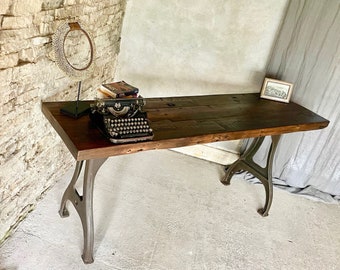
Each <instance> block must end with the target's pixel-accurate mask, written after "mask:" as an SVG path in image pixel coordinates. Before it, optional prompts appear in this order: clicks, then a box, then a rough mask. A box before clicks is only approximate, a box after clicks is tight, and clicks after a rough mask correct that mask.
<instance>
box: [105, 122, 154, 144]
mask: <svg viewBox="0 0 340 270" xmlns="http://www.w3.org/2000/svg"><path fill="white" fill-rule="evenodd" d="M104 124H105V128H106V130H107V132H108V133H109V135H110V140H111V142H113V143H120V142H122V143H125V142H136V141H144V140H150V139H152V137H153V133H152V129H151V128H150V126H149V123H148V121H147V120H146V119H145V118H143V117H133V118H115V117H105V119H104Z"/></svg>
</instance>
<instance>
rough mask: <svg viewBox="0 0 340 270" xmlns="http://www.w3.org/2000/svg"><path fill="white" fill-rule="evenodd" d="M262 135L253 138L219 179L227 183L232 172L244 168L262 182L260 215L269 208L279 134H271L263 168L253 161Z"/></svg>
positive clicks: (264, 213)
mask: <svg viewBox="0 0 340 270" xmlns="http://www.w3.org/2000/svg"><path fill="white" fill-rule="evenodd" d="M263 140H264V137H258V138H254V140H253V142H252V144H251V145H250V147H249V148H248V149H247V150H246V151H245V152H244V153H243V154H242V155H241V156H240V158H239V159H238V160H237V161H235V162H234V163H233V164H231V165H230V166H229V167H228V169H227V170H226V175H225V176H224V178H223V179H222V180H221V182H222V183H223V184H224V185H229V184H230V180H231V178H232V176H233V175H234V173H236V172H237V171H238V170H245V171H248V172H250V173H251V174H253V175H254V176H255V177H256V178H258V179H259V180H260V181H261V183H262V184H263V186H264V188H265V192H266V201H265V205H264V207H263V208H261V209H258V213H259V214H260V215H262V216H264V217H265V216H268V212H269V209H270V207H271V204H272V201H273V183H272V168H273V160H274V155H275V151H276V149H277V145H278V143H279V140H280V135H273V136H271V140H272V144H271V147H270V149H269V153H268V155H267V164H266V166H265V167H264V168H263V167H261V166H259V165H258V164H257V163H255V162H254V160H253V158H254V156H255V154H256V152H257V151H258V149H259V148H260V146H261V145H262V143H263Z"/></svg>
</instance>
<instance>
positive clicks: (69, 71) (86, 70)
mask: <svg viewBox="0 0 340 270" xmlns="http://www.w3.org/2000/svg"><path fill="white" fill-rule="evenodd" d="M71 31H81V32H82V33H83V34H84V35H85V36H86V38H87V40H88V42H89V45H90V60H89V61H88V63H87V64H86V66H85V67H83V68H77V67H75V66H73V65H72V64H71V63H70V62H69V60H68V59H67V57H66V55H65V40H66V38H67V35H68V34H69V33H70V32H71ZM52 45H53V49H54V54H55V61H56V63H57V65H58V66H59V68H60V69H61V70H62V71H63V72H64V73H65V74H66V75H67V76H69V77H71V78H74V79H77V80H80V79H83V78H86V77H88V76H89V74H90V73H91V72H92V69H93V63H94V57H95V46H94V43H93V39H92V38H91V36H90V35H89V33H88V32H86V31H85V30H84V29H83V28H82V27H81V25H80V24H79V22H66V23H64V24H61V25H60V26H59V27H58V29H57V30H56V32H55V34H54V35H53V37H52Z"/></svg>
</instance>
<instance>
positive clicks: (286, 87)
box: [260, 78, 293, 103]
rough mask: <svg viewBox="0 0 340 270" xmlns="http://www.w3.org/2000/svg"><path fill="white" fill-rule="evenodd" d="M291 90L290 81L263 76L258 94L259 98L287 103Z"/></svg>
mask: <svg viewBox="0 0 340 270" xmlns="http://www.w3.org/2000/svg"><path fill="white" fill-rule="evenodd" d="M292 90H293V84H291V83H288V82H284V81H279V80H274V79H270V78H265V79H264V82H263V86H262V90H261V95H260V96H261V98H265V99H271V100H276V101H280V102H286V103H288V102H289V99H290V96H291V94H292Z"/></svg>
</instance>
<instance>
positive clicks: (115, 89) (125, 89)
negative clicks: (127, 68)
mask: <svg viewBox="0 0 340 270" xmlns="http://www.w3.org/2000/svg"><path fill="white" fill-rule="evenodd" d="M98 92H99V94H100V95H101V98H104V99H105V98H137V97H138V92H139V90H138V88H137V87H134V86H132V85H130V84H128V83H126V82H125V81H120V82H111V83H104V84H102V85H101V86H100V87H99V88H98Z"/></svg>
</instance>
